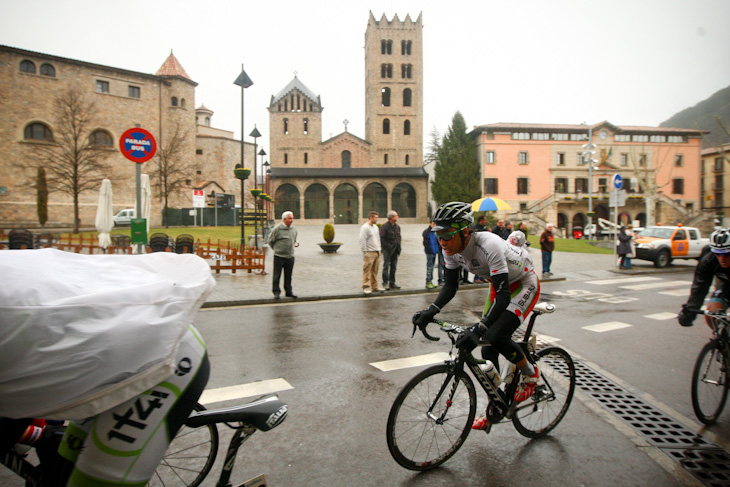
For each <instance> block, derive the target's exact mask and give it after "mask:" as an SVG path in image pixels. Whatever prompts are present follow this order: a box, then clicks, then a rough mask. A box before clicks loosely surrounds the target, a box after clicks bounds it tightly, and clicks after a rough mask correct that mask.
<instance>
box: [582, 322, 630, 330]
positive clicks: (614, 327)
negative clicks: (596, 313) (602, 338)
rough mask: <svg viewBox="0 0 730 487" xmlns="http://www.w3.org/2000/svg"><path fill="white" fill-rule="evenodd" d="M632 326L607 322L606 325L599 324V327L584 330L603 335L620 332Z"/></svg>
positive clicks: (593, 326)
mask: <svg viewBox="0 0 730 487" xmlns="http://www.w3.org/2000/svg"><path fill="white" fill-rule="evenodd" d="M630 326H631V325H629V324H628V323H621V322H620V321H607V322H606V323H599V324H597V325H591V326H584V327H583V329H584V330H588V331H595V332H596V333H603V332H606V331H613V330H620V329H621V328H628V327H630Z"/></svg>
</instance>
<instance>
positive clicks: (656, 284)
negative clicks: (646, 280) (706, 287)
mask: <svg viewBox="0 0 730 487" xmlns="http://www.w3.org/2000/svg"><path fill="white" fill-rule="evenodd" d="M690 284H692V281H674V282H653V283H651V284H634V285H633V286H620V287H621V289H630V290H632V291H643V290H646V289H656V288H659V287H676V286H684V287H687V288H689V286H690Z"/></svg>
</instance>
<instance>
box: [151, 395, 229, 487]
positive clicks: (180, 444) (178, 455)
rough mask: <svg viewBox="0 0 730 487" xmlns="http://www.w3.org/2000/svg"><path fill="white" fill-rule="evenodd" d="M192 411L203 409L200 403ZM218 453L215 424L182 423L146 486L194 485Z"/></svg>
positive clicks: (203, 477) (202, 477)
mask: <svg viewBox="0 0 730 487" xmlns="http://www.w3.org/2000/svg"><path fill="white" fill-rule="evenodd" d="M195 410H196V411H203V410H205V407H204V406H203V405H201V404H196V405H195ZM217 454H218V428H216V425H215V424H209V425H206V426H201V427H200V428H190V427H188V426H185V425H183V426H182V428H180V431H178V432H177V435H175V438H174V439H173V440H172V442H171V443H170V445H169V446H168V447H167V452H165V456H164V457H163V458H162V462H160V465H159V466H158V467H157V470H156V471H155V475H154V476H153V477H152V478H151V479H150V481H149V483H148V484H147V485H148V486H149V487H158V486H159V487H168V486H181V487H182V486H185V487H196V486H197V485H200V483H201V482H202V481H203V479H205V477H206V476H207V475H208V472H210V469H211V468H213V463H215V457H216V455H217Z"/></svg>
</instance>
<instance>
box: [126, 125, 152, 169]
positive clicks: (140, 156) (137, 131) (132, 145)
mask: <svg viewBox="0 0 730 487" xmlns="http://www.w3.org/2000/svg"><path fill="white" fill-rule="evenodd" d="M119 149H120V150H121V151H122V154H123V155H124V157H126V158H127V159H129V160H130V161H132V162H136V163H137V164H142V163H143V162H147V161H149V160H150V159H152V157H154V155H155V153H156V152H157V141H156V140H155V137H154V136H153V135H152V134H151V133H149V132H148V131H147V130H145V129H142V128H133V129H129V130H127V131H125V132H124V133H123V134H122V136H121V137H120V138H119Z"/></svg>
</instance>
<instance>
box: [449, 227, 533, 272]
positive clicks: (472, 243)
mask: <svg viewBox="0 0 730 487" xmlns="http://www.w3.org/2000/svg"><path fill="white" fill-rule="evenodd" d="M444 263H445V265H446V268H447V269H458V268H459V266H461V267H464V268H465V269H466V270H468V271H469V272H471V273H473V274H476V275H478V276H481V277H482V278H484V279H491V277H492V276H494V275H496V274H502V273H504V272H507V273H508V274H509V282H510V284H512V283H513V282H516V281H519V280H522V279H523V278H525V277H526V276H528V275H529V274H532V272H533V270H534V265H533V263H532V258H531V257H530V253H529V252H528V251H527V249H526V248H525V247H516V246H514V245H512V244H510V243H508V242H507V241H505V240H503V239H502V238H501V237H499V236H497V235H495V234H494V233H491V232H476V233H472V234H471V238H470V239H469V243H468V244H467V245H466V247H465V248H464V250H462V251H461V252H460V253H457V254H454V255H444Z"/></svg>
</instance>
